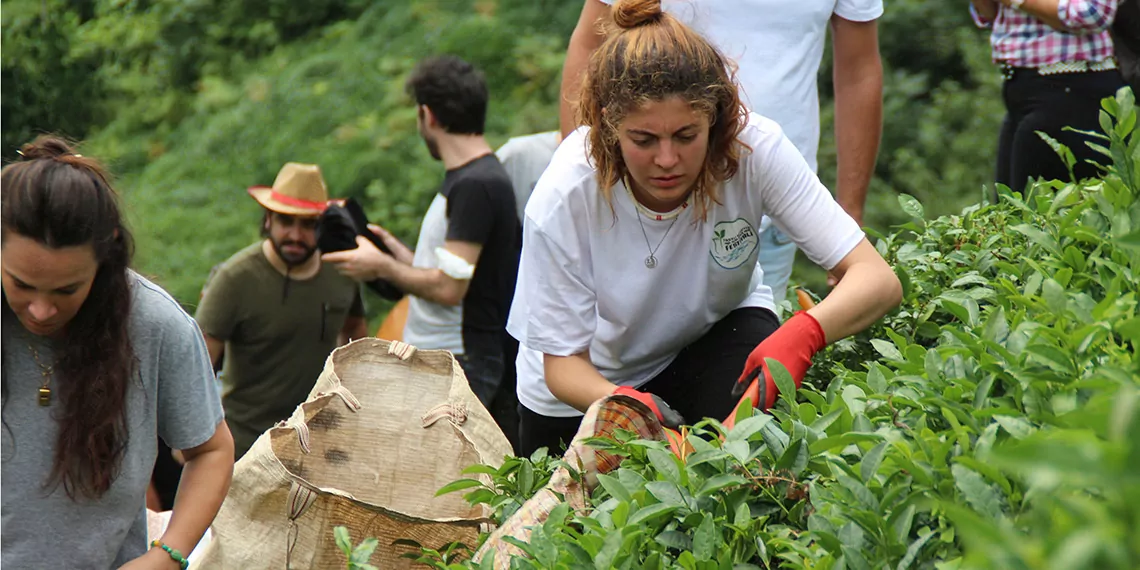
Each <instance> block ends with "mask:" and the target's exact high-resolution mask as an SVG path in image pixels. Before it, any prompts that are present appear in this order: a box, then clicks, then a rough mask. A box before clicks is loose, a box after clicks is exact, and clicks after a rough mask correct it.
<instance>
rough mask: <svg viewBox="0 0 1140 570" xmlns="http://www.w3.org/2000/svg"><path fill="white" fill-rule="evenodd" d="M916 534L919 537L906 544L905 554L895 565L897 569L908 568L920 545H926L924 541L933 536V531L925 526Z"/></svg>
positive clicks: (903, 569)
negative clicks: (908, 544)
mask: <svg viewBox="0 0 1140 570" xmlns="http://www.w3.org/2000/svg"><path fill="white" fill-rule="evenodd" d="M923 531H926V532H923ZM918 534H919V537H918V538H917V539H916V540H915V541H914V542H912V543H910V546H908V547H907V549H906V554H905V555H903V557H902V558H901V559H900V560H899V565H898V566H896V567H895V568H896V569H897V570H906V569H907V568H910V566H911V564H914V561H915V559H916V558H918V553H919V551H921V550H922V547H923V546H926V543H927V542H929V541H930V539H931V538H933V537H934V533H933V532H931V530H930V529H928V528H926V527H923V529H922V530H920V531H919V533H918Z"/></svg>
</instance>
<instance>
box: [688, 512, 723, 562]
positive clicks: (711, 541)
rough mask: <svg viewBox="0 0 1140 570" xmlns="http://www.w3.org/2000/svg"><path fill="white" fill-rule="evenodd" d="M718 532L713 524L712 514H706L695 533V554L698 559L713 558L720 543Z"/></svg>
mask: <svg viewBox="0 0 1140 570" xmlns="http://www.w3.org/2000/svg"><path fill="white" fill-rule="evenodd" d="M718 538H719V536H718V533H717V530H716V527H715V526H714V525H713V517H712V514H706V515H705V516H704V519H703V520H702V521H701V524H700V525H699V526H698V527H697V530H696V532H694V533H693V556H694V557H696V559H697V560H712V557H713V555H714V554H715V553H716V549H717V545H718V542H719V541H718V540H717V539H718Z"/></svg>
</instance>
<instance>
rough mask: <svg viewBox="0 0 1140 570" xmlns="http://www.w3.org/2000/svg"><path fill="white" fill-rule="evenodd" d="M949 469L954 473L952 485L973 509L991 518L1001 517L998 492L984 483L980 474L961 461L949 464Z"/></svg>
mask: <svg viewBox="0 0 1140 570" xmlns="http://www.w3.org/2000/svg"><path fill="white" fill-rule="evenodd" d="M950 471H951V472H952V473H953V474H954V486H956V487H957V488H958V490H959V491H960V492H961V493H962V496H963V497H964V498H965V499H966V501H967V502H968V503H970V506H971V507H973V508H974V510H975V511H977V512H979V513H981V514H983V515H985V516H986V517H988V518H989V519H991V520H997V519H998V518H1001V502H1000V499H999V498H998V493H997V492H996V491H994V488H993V487H991V486H990V485H989V484H988V483H986V481H985V479H982V476H981V475H978V473H977V472H975V471H974V470H973V469H970V468H968V467H966V466H965V465H962V464H961V463H955V464H954V465H951V466H950Z"/></svg>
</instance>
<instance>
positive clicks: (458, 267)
mask: <svg viewBox="0 0 1140 570" xmlns="http://www.w3.org/2000/svg"><path fill="white" fill-rule="evenodd" d="M435 257H436V259H438V260H439V269H440V270H441V271H443V273H444V274H445V275H447V276H448V277H450V278H452V279H455V280H458V281H466V280H468V279H471V276H473V275H475V266H474V265H471V264H470V263H467V260H466V259H463V258H462V257H459V256H458V255H455V254H454V253H451V252H450V251H447V250H446V249H444V248H442V247H437V248H435Z"/></svg>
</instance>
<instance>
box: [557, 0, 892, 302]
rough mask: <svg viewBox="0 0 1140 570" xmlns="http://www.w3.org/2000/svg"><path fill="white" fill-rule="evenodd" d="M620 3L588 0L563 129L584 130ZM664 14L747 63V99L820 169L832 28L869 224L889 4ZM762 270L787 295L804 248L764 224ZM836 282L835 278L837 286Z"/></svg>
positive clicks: (685, 9)
mask: <svg viewBox="0 0 1140 570" xmlns="http://www.w3.org/2000/svg"><path fill="white" fill-rule="evenodd" d="M611 4H613V0H584V2H583V4H582V14H581V16H580V18H579V20H578V25H577V27H575V29H574V33H573V34H572V35H571V37H570V44H569V46H568V47H567V50H566V62H565V64H564V66H563V71H562V103H561V107H560V123H561V127H562V133H563V134H564V135H565V134H568V133H569V132H570V131H571V130H573V129H574V128H575V127H577V126H578V124H579V123H577V122H576V121H575V117H574V113H573V109H572V105H573V103H574V102H575V95H576V90H577V85H578V81H579V79H580V77H581V73H582V70H583V69H584V68H585V65H586V59H587V58H588V57H589V55H590V53H591V52H592V51H593V50H594V49H596V48H597V46H599V45H601V43H602V40H604V39H605V36H604V34H602V33H601V30H600V29H599V28H598V26H597V25H596V22H597V21H598V20H599V19H600V20H602V21H605V20H608V19H609V11H610V5H611ZM661 4H662V9H663V10H664V11H665V12H666V13H669V14H672V15H673V16H675V17H676V18H678V19H680V20H681V22H682V23H684V24H686V25H688V26H689V27H691V28H692V29H693V30H694V31H696V32H697V33H699V34H701V35H703V36H704V37H705V38H707V39H708V40H709V41H710V42H712V44H713V45H714V46H716V47H717V48H719V49H720V51H721V53H723V54H724V55H726V56H727V57H728V58H729V59H730V60H732V61H733V62H735V63H736V64H737V66H738V70H737V80H738V81H739V83H740V88H741V99H743V101H744V104H745V106H746V107H748V108H749V109H751V110H753V111H756V112H757V113H760V114H761V115H764V116H765V117H768V118H770V119H772V120H774V121H776V122H777V123H779V125H780V127H781V128H783V130H784V133H785V134H786V135H787V136H788V138H789V139H791V141H792V144H794V145H795V146H796V148H797V149H799V151H800V154H802V155H803V156H804V158H805V159H806V160H807V163H808V165H810V166H811V168H812V170H815V169H816V166H817V161H816V154H817V151H818V148H819V133H820V126H819V94H818V86H817V83H818V82H817V77H818V75H819V65H820V61H821V60H822V58H823V47H824V39H825V37H826V35H827V33H828V29H829V28H830V31H831V39H832V53H833V59H834V65H833V68H834V73H833V83H834V89H835V144H836V150H837V151H838V164H837V166H838V172H837V176H838V178H837V182H838V183H837V184H836V188H835V196H836V199H837V200H838V201H839V205H840V206H842V207H843V209H844V210H846V211H847V213H848V214H851V217H853V218H855V221H856V222H857V223H858V224H859V225H860V226H862V225H863V208H864V204H865V203H866V198H867V187H868V186H869V185H870V182H871V176H872V175H873V174H874V169H875V158H876V156H877V154H878V151H879V139H880V137H881V134H882V109H883V66H882V61H881V59H880V56H879V38H878V25H877V20H878V18H879V17H880V16H882V15H883V0H797V1H795V2H788V1H787V0H731V1H728V0H664V1H663V2H662V3H661ZM760 246H761V247H760V256H759V258H758V259H759V264H760V266H761V267H762V268H763V272H764V282H765V283H766V284H767V285H768V286H769V287H771V288H772V292H773V294H774V295H775V297H776V299H777V300H782V299H783V298H784V294H785V291H786V289H787V284H788V280H789V278H791V275H792V265H793V263H794V261H795V255H796V247H795V244H793V243H792V242H791V240H790V239H789V236H787V235H786V234H784V233H783V232H781V231H780V229H779V228H778V227H776V226H773V225H772V224H771V223H770V220H769V219H768V218H765V219H764V220H762V221H761V222H760ZM834 281H835V276H834V275H829V276H828V284H829V285H834Z"/></svg>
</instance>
